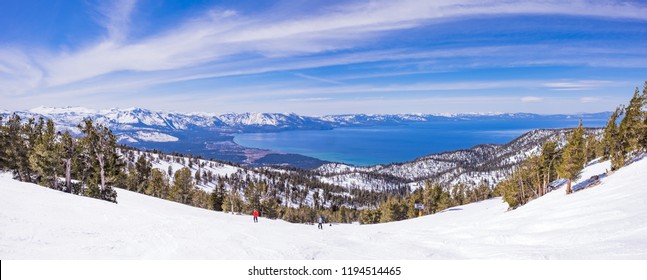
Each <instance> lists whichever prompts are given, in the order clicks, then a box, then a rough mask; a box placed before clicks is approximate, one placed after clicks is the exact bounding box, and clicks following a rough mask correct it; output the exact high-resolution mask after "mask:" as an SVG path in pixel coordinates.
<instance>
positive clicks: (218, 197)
mask: <svg viewBox="0 0 647 280" xmlns="http://www.w3.org/2000/svg"><path fill="white" fill-rule="evenodd" d="M224 199H225V183H224V182H223V181H220V182H218V186H217V187H215V188H214V189H213V191H212V192H211V209H213V210H215V211H222V204H223V202H224Z"/></svg>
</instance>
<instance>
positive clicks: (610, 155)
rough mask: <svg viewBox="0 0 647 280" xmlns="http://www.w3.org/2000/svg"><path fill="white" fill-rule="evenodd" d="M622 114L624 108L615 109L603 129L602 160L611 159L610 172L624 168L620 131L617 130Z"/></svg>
mask: <svg viewBox="0 0 647 280" xmlns="http://www.w3.org/2000/svg"><path fill="white" fill-rule="evenodd" d="M623 114H624V107H622V106H620V107H618V108H616V110H615V112H613V113H612V114H611V116H610V117H609V121H608V122H607V126H606V127H605V128H604V138H603V140H602V142H603V145H604V158H605V159H611V170H616V169H618V168H620V167H622V166H624V152H623V150H624V149H623V147H622V141H621V139H620V138H621V136H620V131H619V129H618V125H617V121H618V118H620V117H622V115H623Z"/></svg>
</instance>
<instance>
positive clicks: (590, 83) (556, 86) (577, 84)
mask: <svg viewBox="0 0 647 280" xmlns="http://www.w3.org/2000/svg"><path fill="white" fill-rule="evenodd" d="M613 83H614V82H613V81H601V80H583V81H559V82H550V83H545V84H544V86H546V87H548V88H551V89H553V90H591V89H596V88H601V87H604V86H609V85H611V84H613Z"/></svg>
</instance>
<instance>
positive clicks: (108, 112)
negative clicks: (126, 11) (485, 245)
mask: <svg viewBox="0 0 647 280" xmlns="http://www.w3.org/2000/svg"><path fill="white" fill-rule="evenodd" d="M12 113H16V114H18V115H20V116H21V117H23V118H40V117H42V118H46V119H52V120H53V121H54V122H55V124H56V125H57V129H59V130H69V131H71V132H73V133H79V130H78V128H77V125H78V124H79V123H80V122H82V121H83V119H85V118H91V119H93V120H95V121H96V122H98V123H101V124H104V125H106V126H107V127H109V128H110V129H111V130H112V131H113V133H115V134H116V135H117V137H118V141H119V142H120V143H122V144H127V145H130V146H133V147H137V148H140V149H157V150H161V151H165V152H181V153H190V154H194V155H200V156H202V157H204V158H214V159H218V160H224V161H231V162H237V163H245V164H251V165H263V164H287V165H291V166H295V167H300V168H308V169H309V168H314V167H318V166H320V165H322V164H325V163H326V162H325V161H322V160H319V159H315V158H311V157H307V156H302V155H296V154H281V153H276V152H272V151H267V150H261V149H255V148H248V147H242V146H240V145H238V144H236V143H235V142H234V141H233V138H234V135H235V134H236V133H254V132H276V131H284V130H322V129H333V128H337V127H359V126H374V125H402V124H413V123H421V122H433V121H455V120H476V119H478V120H508V119H523V120H533V119H537V118H541V119H543V120H544V119H545V120H550V119H553V118H554V119H564V118H578V117H582V118H604V119H605V118H607V117H608V114H609V113H597V114H584V115H550V116H542V115H533V114H526V113H517V114H454V115H434V114H396V115H367V114H347V115H331V116H323V117H308V116H300V115H296V114H282V113H228V114H213V113H173V112H156V111H151V110H147V109H141V108H127V109H118V108H113V109H105V110H94V109H88V108H83V107H65V108H52V107H37V108H34V109H31V110H28V111H18V112H9V111H0V116H3V117H7V116H8V115H10V114H12ZM484 148H485V147H484ZM443 164H444V163H443ZM453 167H455V165H451V166H446V168H453ZM441 168H442V167H441ZM446 168H445V169H446ZM388 170H389V168H388V167H386V168H385V169H384V170H383V171H382V172H381V173H383V174H389V175H393V176H400V175H398V174H397V172H394V171H388ZM433 173H437V171H433ZM400 177H401V176H400ZM407 179H408V180H410V179H412V178H407Z"/></svg>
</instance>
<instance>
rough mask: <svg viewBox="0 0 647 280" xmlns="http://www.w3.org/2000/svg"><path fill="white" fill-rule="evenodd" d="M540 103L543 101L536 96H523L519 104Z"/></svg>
mask: <svg viewBox="0 0 647 280" xmlns="http://www.w3.org/2000/svg"><path fill="white" fill-rule="evenodd" d="M541 101H544V99H543V98H541V97H537V96H524V97H522V98H521V102H523V103H536V102H541Z"/></svg>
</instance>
